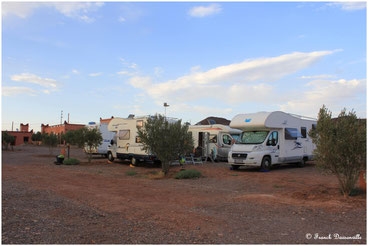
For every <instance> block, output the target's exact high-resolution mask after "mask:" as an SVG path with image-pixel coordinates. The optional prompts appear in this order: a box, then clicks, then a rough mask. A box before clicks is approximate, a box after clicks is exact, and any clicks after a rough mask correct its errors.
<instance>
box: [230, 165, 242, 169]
mask: <svg viewBox="0 0 368 246" xmlns="http://www.w3.org/2000/svg"><path fill="white" fill-rule="evenodd" d="M231 167H232V168H233V170H238V169H239V167H240V166H239V165H231Z"/></svg>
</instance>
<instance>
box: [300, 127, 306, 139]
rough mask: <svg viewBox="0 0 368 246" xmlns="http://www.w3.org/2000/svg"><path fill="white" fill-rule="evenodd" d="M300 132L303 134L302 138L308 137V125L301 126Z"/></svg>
mask: <svg viewBox="0 0 368 246" xmlns="http://www.w3.org/2000/svg"><path fill="white" fill-rule="evenodd" d="M300 133H301V134H302V138H307V128H306V127H301V128H300Z"/></svg>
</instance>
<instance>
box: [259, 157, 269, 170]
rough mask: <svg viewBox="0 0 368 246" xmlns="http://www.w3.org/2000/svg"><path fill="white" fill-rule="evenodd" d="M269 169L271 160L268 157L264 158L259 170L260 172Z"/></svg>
mask: <svg viewBox="0 0 368 246" xmlns="http://www.w3.org/2000/svg"><path fill="white" fill-rule="evenodd" d="M270 168H271V158H270V157H269V156H265V157H263V159H262V164H261V169H262V170H270Z"/></svg>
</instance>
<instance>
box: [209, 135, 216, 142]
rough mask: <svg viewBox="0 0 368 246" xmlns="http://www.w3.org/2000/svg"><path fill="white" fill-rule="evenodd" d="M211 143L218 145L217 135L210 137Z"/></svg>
mask: <svg viewBox="0 0 368 246" xmlns="http://www.w3.org/2000/svg"><path fill="white" fill-rule="evenodd" d="M210 143H217V135H210Z"/></svg>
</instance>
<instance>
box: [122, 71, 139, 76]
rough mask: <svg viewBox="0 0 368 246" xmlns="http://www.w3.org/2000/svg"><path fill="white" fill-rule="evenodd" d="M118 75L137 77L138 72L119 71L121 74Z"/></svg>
mask: <svg viewBox="0 0 368 246" xmlns="http://www.w3.org/2000/svg"><path fill="white" fill-rule="evenodd" d="M117 74H120V75H127V76H135V75H137V73H136V72H129V71H126V70H123V71H119V72H117Z"/></svg>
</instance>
